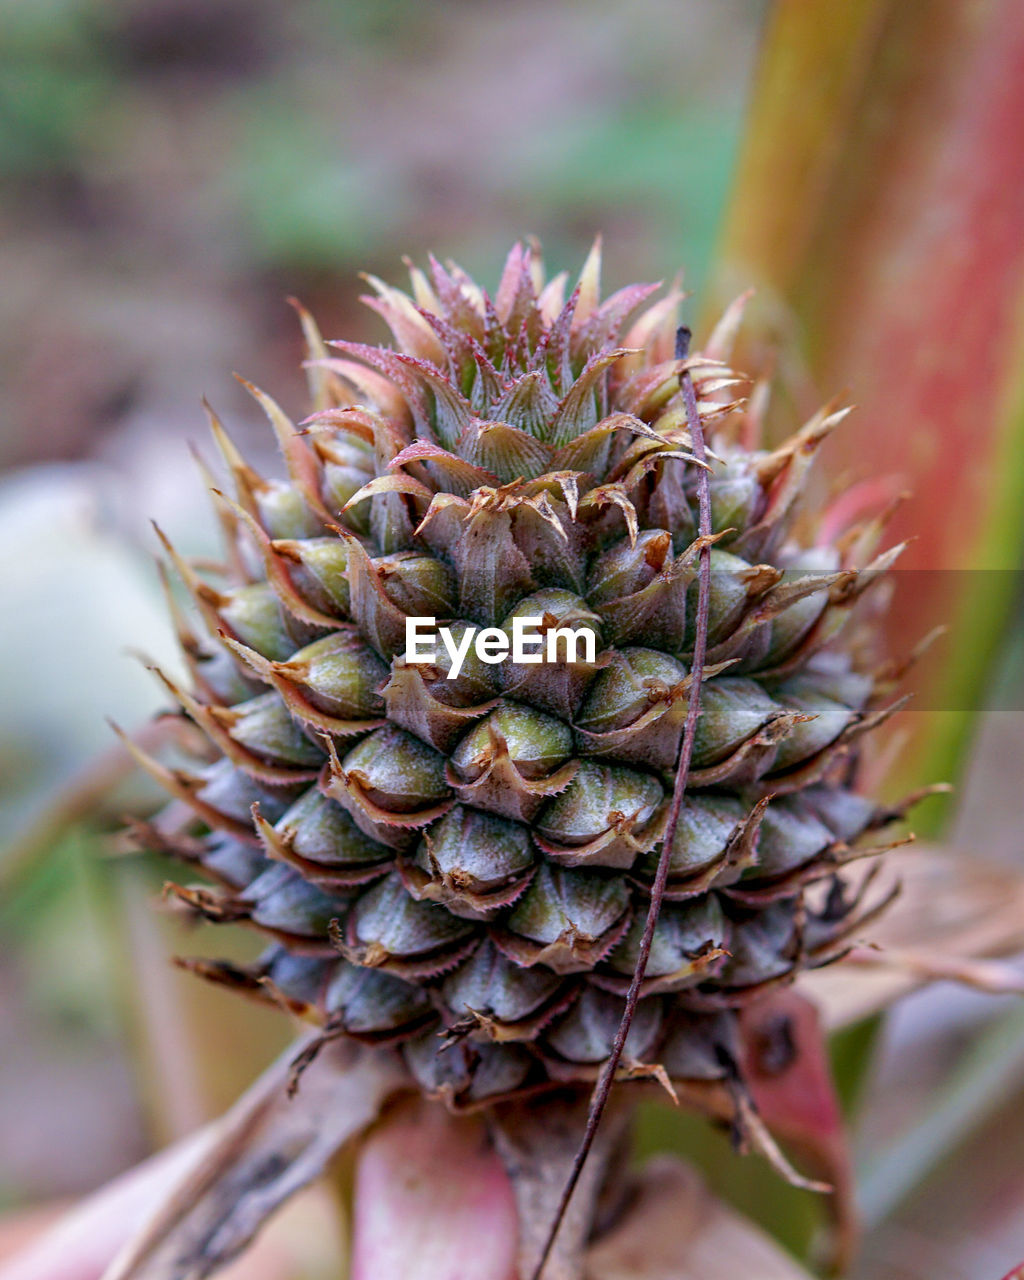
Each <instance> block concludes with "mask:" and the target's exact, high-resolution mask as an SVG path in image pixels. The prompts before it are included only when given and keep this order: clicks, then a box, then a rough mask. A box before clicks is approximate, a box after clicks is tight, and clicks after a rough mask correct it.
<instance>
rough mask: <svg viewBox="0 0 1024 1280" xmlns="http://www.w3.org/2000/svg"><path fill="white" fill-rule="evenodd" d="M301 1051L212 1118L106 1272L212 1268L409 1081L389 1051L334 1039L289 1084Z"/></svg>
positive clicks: (122, 1278)
mask: <svg viewBox="0 0 1024 1280" xmlns="http://www.w3.org/2000/svg"><path fill="white" fill-rule="evenodd" d="M295 1058H296V1050H295V1047H294V1046H293V1047H292V1048H291V1049H290V1050H289V1051H288V1052H287V1053H286V1054H285V1055H283V1056H282V1058H281V1059H279V1060H278V1062H276V1063H275V1064H274V1065H273V1066H272V1067H270V1068H269V1069H268V1070H267V1071H266V1072H264V1074H263V1075H262V1076H261V1077H260V1079H259V1080H258V1081H257V1082H256V1084H255V1085H253V1087H252V1088H251V1089H250V1090H249V1091H248V1093H246V1094H245V1095H244V1096H243V1097H242V1098H241V1099H240V1100H239V1101H238V1102H237V1103H236V1104H235V1106H234V1107H233V1108H232V1109H231V1110H230V1111H229V1112H228V1114H227V1115H226V1116H225V1117H224V1118H223V1120H221V1121H219V1122H218V1123H217V1124H216V1125H214V1126H213V1127H212V1130H213V1138H212V1141H211V1142H210V1143H209V1144H208V1145H207V1146H205V1147H204V1148H203V1149H202V1150H201V1151H200V1153H199V1157H198V1158H197V1159H195V1160H193V1161H192V1162H191V1163H190V1164H189V1166H188V1167H187V1168H186V1169H185V1171H184V1173H183V1176H182V1177H181V1178H180V1179H179V1180H178V1181H177V1182H176V1183H175V1184H174V1185H172V1186H170V1187H168V1188H167V1189H166V1194H165V1195H164V1196H163V1197H162V1198H161V1200H160V1202H159V1204H158V1206H157V1208H156V1212H155V1214H154V1215H153V1216H152V1217H151V1218H150V1219H149V1220H148V1221H145V1220H144V1221H143V1223H142V1224H141V1226H140V1228H139V1230H138V1231H137V1232H136V1233H135V1235H133V1236H132V1237H131V1238H130V1239H129V1241H128V1243H127V1244H126V1246H125V1247H124V1249H123V1250H122V1252H121V1253H119V1255H118V1257H117V1258H116V1259H115V1261H114V1262H113V1264H112V1265H111V1266H110V1268H109V1269H108V1270H107V1271H105V1272H104V1273H103V1280H181V1278H182V1277H183V1276H188V1277H189V1280H202V1277H204V1276H208V1275H211V1274H212V1273H213V1272H214V1271H216V1270H218V1269H219V1268H220V1267H222V1266H223V1265H224V1264H225V1263H226V1262H229V1261H230V1260H231V1259H232V1258H234V1257H236V1256H237V1255H238V1254H239V1253H240V1252H241V1250H242V1249H243V1248H244V1247H245V1246H246V1245H247V1244H248V1243H249V1242H250V1241H251V1240H252V1238H253V1236H254V1235H255V1234H256V1232H257V1231H259V1230H260V1228H261V1227H262V1226H263V1224H264V1223H265V1222H266V1221H267V1219H268V1218H269V1217H270V1216H271V1215H272V1214H273V1213H274V1212H275V1211H276V1210H277V1209H278V1208H279V1207H280V1206H281V1205H282V1204H283V1203H284V1202H285V1201H286V1200H288V1199H289V1198H290V1197H291V1196H292V1195H294V1193H295V1192H297V1191H299V1190H300V1189H301V1188H302V1187H304V1186H306V1185H307V1184H308V1183H310V1182H311V1181H312V1180H313V1179H314V1178H317V1177H319V1176H320V1174H322V1173H323V1172H324V1170H325V1169H326V1167H327V1165H328V1164H329V1162H330V1160H331V1159H332V1158H333V1156H334V1155H335V1154H336V1152H337V1151H338V1150H339V1149H340V1148H341V1147H342V1146H343V1145H344V1144H345V1143H346V1142H348V1141H349V1140H350V1139H351V1138H353V1137H355V1136H356V1135H357V1134H358V1133H360V1132H361V1131H362V1130H363V1129H365V1128H366V1127H367V1126H368V1125H369V1124H370V1123H372V1121H373V1120H374V1119H375V1118H376V1116H377V1114H378V1112H379V1110H380V1107H381V1105H382V1103H383V1102H384V1100H385V1099H386V1098H387V1097H388V1096H389V1095H391V1094H393V1093H394V1092H395V1091H396V1090H398V1089H401V1088H402V1087H404V1086H405V1084H406V1077H405V1076H404V1074H403V1073H402V1072H401V1071H400V1069H399V1067H398V1065H397V1061H396V1059H395V1058H393V1057H392V1056H391V1055H389V1054H386V1053H383V1052H380V1051H377V1050H372V1049H365V1048H360V1047H357V1046H354V1045H352V1044H349V1043H346V1044H341V1043H337V1042H335V1043H332V1044H329V1045H326V1046H325V1047H324V1048H323V1050H322V1052H321V1053H320V1054H319V1055H318V1056H317V1057H316V1058H315V1060H313V1061H312V1062H311V1063H310V1065H309V1066H308V1068H307V1069H306V1071H305V1072H304V1073H303V1075H302V1077H301V1080H300V1082H299V1084H298V1089H297V1091H295V1092H294V1094H292V1092H291V1091H290V1090H289V1083H290V1081H291V1079H292V1064H293V1063H294V1061H295Z"/></svg>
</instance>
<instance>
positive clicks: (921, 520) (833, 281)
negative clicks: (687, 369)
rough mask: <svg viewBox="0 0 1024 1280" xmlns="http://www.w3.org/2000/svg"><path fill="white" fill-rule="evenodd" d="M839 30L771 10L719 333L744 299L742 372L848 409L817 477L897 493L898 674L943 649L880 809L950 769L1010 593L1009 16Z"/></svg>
mask: <svg viewBox="0 0 1024 1280" xmlns="http://www.w3.org/2000/svg"><path fill="white" fill-rule="evenodd" d="M832 9H834V12H831V11H830V20H829V22H827V23H826V22H822V21H821V15H820V13H819V12H818V11H817V9H816V6H814V5H807V4H804V3H801V2H800V0H778V2H777V3H776V5H775V7H774V10H773V14H772V18H771V20H770V22H769V25H768V29H767V35H766V39H765V43H764V46H763V56H762V61H761V67H760V71H759V75H758V79H757V84H756V87H755V91H754V95H753V98H752V102H751V109H750V129H749V132H748V136H747V141H746V145H745V149H744V152H743V155H742V158H741V162H740V167H739V173H738V178H737V182H736V186H735V189H734V195H733V203H732V209H733V212H732V215H731V217H730V218H729V220H728V223H727V227H726V233H725V236H724V239H723V244H722V250H721V261H720V266H719V271H718V278H717V286H716V291H715V292H716V297H715V299H714V308H713V313H712V318H714V315H715V313H716V312H717V311H720V310H721V308H722V306H724V305H725V304H726V303H727V302H728V300H729V299H730V298H731V297H732V296H733V295H734V293H735V292H736V290H737V288H738V287H745V286H748V285H753V286H754V287H755V288H756V289H757V291H758V294H757V297H756V299H755V300H754V303H753V304H752V306H751V308H750V321H751V324H750V325H749V326H748V327H747V331H748V334H749V333H753V335H754V346H755V348H758V350H757V351H754V352H752V351H751V347H750V345H749V340H748V346H747V351H746V357H747V362H751V363H754V364H756V362H757V356H758V355H759V354H762V353H763V352H764V348H765V346H766V345H774V344H775V343H776V342H778V344H779V345H780V346H781V355H782V366H781V368H782V370H783V372H784V377H783V381H784V382H788V384H789V385H788V386H787V388H786V389H787V391H788V392H789V393H790V394H792V395H795V396H796V397H797V399H800V398H802V397H803V396H808V397H812V398H813V397H817V396H819V395H821V394H831V393H833V392H834V391H836V390H838V389H841V388H848V389H849V393H850V395H851V397H852V399H853V400H854V401H855V402H856V404H857V406H858V408H857V413H856V415H855V417H854V418H852V419H851V421H850V422H849V423H848V424H846V425H845V426H844V428H843V429H842V430H841V431H839V432H837V433H836V435H835V437H834V439H833V440H831V441H830V442H829V443H828V445H827V446H826V449H825V451H824V454H823V459H824V464H825V466H826V467H827V468H828V469H829V470H830V471H831V473H832V474H833V475H834V476H836V477H845V478H846V480H847V481H853V480H856V479H858V478H861V477H864V476H865V475H867V474H884V475H891V476H893V477H895V479H896V480H897V481H898V483H899V484H900V485H901V487H904V488H906V489H907V490H909V491H910V492H911V495H912V496H911V497H910V499H909V500H908V501H907V502H906V503H905V504H904V506H903V507H902V508H901V509H900V511H899V512H897V513H896V515H895V517H894V519H893V522H892V526H891V537H892V539H893V540H894V541H898V540H901V539H903V538H906V537H913V538H914V539H915V540H914V542H913V544H912V545H911V546H910V548H909V549H908V554H907V557H906V560H905V562H904V564H903V565H902V566H901V567H902V568H903V570H904V571H903V572H902V573H898V574H897V575H896V577H897V578H898V579H901V580H902V581H901V582H900V583H898V584H897V585H898V587H899V588H900V607H899V608H898V609H897V610H895V611H893V613H892V616H891V619H890V630H891V636H890V639H891V643H892V648H893V652H894V653H900V652H906V651H907V650H908V649H909V648H910V647H911V646H912V644H913V643H914V642H915V640H917V639H918V638H919V637H920V636H921V635H924V634H925V633H926V632H928V631H929V630H931V629H932V628H933V627H934V626H935V625H936V624H938V623H942V622H945V623H948V624H949V626H950V632H949V635H948V637H947V639H946V640H945V641H944V642H943V643H942V644H941V645H937V646H936V647H935V649H934V651H933V653H932V654H930V655H929V657H928V659H927V660H926V661H925V662H924V663H923V664H922V668H921V671H920V673H919V674H918V676H917V678H916V688H917V690H918V692H919V696H918V698H917V702H916V706H917V707H918V708H919V709H918V710H917V711H916V712H910V713H905V714H904V716H903V720H904V723H905V727H906V728H907V729H908V730H909V734H910V740H909V744H908V750H907V752H906V753H905V755H904V758H903V761H902V762H901V764H900V772H901V773H902V775H903V776H902V778H901V777H897V776H896V771H895V770H890V778H889V782H890V783H891V785H892V787H893V788H894V792H895V790H896V789H898V788H899V787H901V786H903V785H904V784H905V782H906V777H907V774H909V775H910V776H913V777H915V778H918V779H919V778H920V777H921V776H926V777H939V778H942V777H947V776H949V774H950V772H951V771H952V769H953V768H954V766H955V764H956V762H957V760H958V758H959V757H960V755H961V754H962V751H963V748H964V746H965V739H966V734H967V731H968V730H969V728H970V725H971V722H972V720H973V717H974V713H975V712H976V710H977V709H978V706H979V703H980V700H981V697H982V693H983V689H984V681H985V678H986V675H987V665H988V661H989V659H990V658H991V655H992V653H993V651H994V649H995V646H996V645H997V643H998V642H999V639H1000V637H1001V635H1002V633H1003V630H1004V628H1005V625H1006V623H1007V620H1008V616H1009V609H1010V606H1011V602H1012V599H1013V596H1014V593H1015V591H1016V580H1017V579H1016V574H1015V573H1014V572H1012V571H1013V570H1016V569H1017V568H1018V567H1019V557H1020V549H1021V543H1022V537H1024V465H1022V458H1024V448H1022V446H1024V375H1022V372H1021V370H1022V368H1024V364H1022V361H1021V359H1020V354H1021V340H1022V319H1024V308H1022V304H1024V183H1022V182H1020V181H1019V180H1018V179H1017V175H1018V173H1019V169H1020V156H1021V154H1022V153H1024V8H1022V7H1021V6H1020V4H1018V3H1016V0H977V3H972V4H964V3H962V0H934V3H931V4H927V5H923V4H904V3H899V0H850V3H847V4H843V5H838V6H832ZM780 328H781V333H780ZM801 337H802V338H803V341H802V342H801ZM751 355H753V356H754V359H753V361H750V357H751ZM741 363H743V362H742V361H741ZM798 369H799V370H800V371H801V372H800V373H798V372H797V370H798ZM803 373H806V374H808V375H809V378H806V377H803V376H802V375H803ZM911 627H913V630H911ZM930 812H931V813H932V814H933V815H934V814H936V813H937V809H932V810H931V811H930ZM926 817H927V815H924V814H923V815H922V819H923V818H926ZM933 821H934V818H933ZM918 825H919V826H920V820H919V821H918Z"/></svg>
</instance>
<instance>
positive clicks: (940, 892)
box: [800, 845, 1024, 1031]
mask: <svg viewBox="0 0 1024 1280" xmlns="http://www.w3.org/2000/svg"><path fill="white" fill-rule="evenodd" d="M885 875H886V876H889V877H897V878H898V879H899V880H901V881H902V883H903V892H902V893H901V894H900V896H899V897H898V898H897V899H896V901H895V902H894V904H893V905H892V906H891V907H890V909H889V910H888V911H887V913H886V914H885V915H884V916H883V917H882V919H881V920H880V921H879V922H878V923H877V924H876V925H874V926H873V927H872V928H871V931H870V934H869V935H868V938H867V941H868V942H870V946H858V947H857V948H855V949H854V950H853V951H852V952H851V953H850V954H849V955H848V956H847V957H846V958H845V959H844V961H843V962H842V963H841V964H837V965H833V966H832V967H831V968H828V969H819V970H816V971H814V972H811V973H806V974H804V975H802V977H801V979H800V989H801V990H802V991H803V992H804V993H805V994H806V995H808V996H809V997H810V998H811V999H812V1000H813V1001H814V1002H815V1004H817V1005H818V1007H819V1008H820V1009H821V1013H822V1018H823V1020H824V1023H825V1027H826V1029H827V1030H829V1031H835V1030H837V1029H839V1028H840V1027H844V1026H849V1025H850V1024H851V1023H854V1022H859V1021H860V1020H861V1019H862V1018H866V1017H869V1016H870V1015H871V1014H874V1013H879V1012H881V1011H882V1010H883V1009H886V1008H888V1006H889V1005H891V1004H893V1003H894V1002H895V1001H896V1000H898V999H900V998H901V997H902V996H905V995H907V994H909V993H910V992H911V991H914V990H916V989H917V988H918V987H920V986H922V985H924V984H925V983H926V982H930V981H933V980H935V979H939V978H950V979H953V980H954V981H959V982H966V983H968V984H969V985H972V986H977V987H980V988H982V989H983V990H989V991H993V990H995V991H999V990H1014V989H1019V986H1018V985H1017V981H1019V973H1017V974H1016V975H1015V971H1014V970H1012V969H1009V968H1007V967H1004V966H1000V965H998V964H995V963H994V962H993V960H992V959H991V958H992V957H999V956H1007V955H1012V954H1013V953H1014V952H1016V951H1020V950H1021V949H1022V948H1024V877H1022V876H1021V875H1020V873H1019V872H1018V871H1015V870H1014V869H1013V868H1012V867H1005V866H1001V865H996V864H994V863H986V862H984V861H983V860H981V859H979V858H976V857H968V856H965V855H964V854H960V853H957V852H956V851H953V850H948V849H942V848H939V847H937V846H923V845H915V846H914V847H913V848H912V849H907V850H896V851H894V852H893V853H891V854H890V855H889V860H888V866H887V868H886V872H885Z"/></svg>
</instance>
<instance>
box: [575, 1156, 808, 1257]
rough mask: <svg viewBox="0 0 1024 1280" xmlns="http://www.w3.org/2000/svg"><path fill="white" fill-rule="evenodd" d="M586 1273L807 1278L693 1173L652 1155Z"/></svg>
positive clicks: (592, 1253)
mask: <svg viewBox="0 0 1024 1280" xmlns="http://www.w3.org/2000/svg"><path fill="white" fill-rule="evenodd" d="M584 1274H585V1276H586V1280H810V1276H809V1275H808V1273H807V1272H806V1271H805V1270H804V1269H803V1267H801V1266H800V1265H799V1264H798V1263H797V1262H796V1261H795V1260H794V1259H793V1258H792V1257H790V1256H789V1254H787V1253H785V1252H784V1251H783V1250H782V1249H780V1248H779V1246H778V1245H776V1244H775V1243H774V1242H773V1241H772V1240H771V1239H770V1238H769V1237H768V1236H767V1235H765V1233H764V1232H763V1231H761V1229H760V1228H759V1227H756V1226H755V1225H754V1224H753V1223H752V1222H750V1221H748V1220H747V1219H746V1218H744V1217H743V1216H742V1215H741V1214H739V1213H737V1212H736V1210H734V1209H731V1208H730V1207H729V1206H728V1205H726V1204H724V1203H723V1202H722V1201H720V1200H716V1199H715V1197H714V1196H713V1195H712V1194H711V1193H710V1192H709V1191H708V1190H707V1188H706V1187H705V1186H704V1185H703V1183H702V1182H701V1181H700V1179H699V1177H698V1176H697V1174H696V1172H695V1171H694V1170H693V1169H691V1168H690V1167H689V1166H687V1165H685V1164H683V1163H682V1161H680V1160H677V1159H675V1158H674V1157H672V1156H657V1157H655V1158H654V1159H653V1160H651V1161H650V1162H649V1163H648V1165H647V1166H646V1168H645V1169H644V1170H643V1172H642V1174H641V1175H640V1180H639V1186H638V1188H637V1194H636V1195H635V1197H634V1198H633V1200H632V1203H631V1204H630V1208H629V1210H628V1212H627V1213H626V1214H625V1215H624V1216H623V1218H622V1219H621V1221H619V1222H618V1223H617V1224H616V1225H615V1226H614V1227H613V1228H612V1229H611V1230H610V1231H608V1232H607V1233H606V1234H604V1235H603V1236H602V1237H601V1238H600V1240H599V1241H598V1242H597V1244H595V1245H594V1246H593V1247H592V1248H591V1249H590V1251H589V1253H588V1254H587V1263H586V1270H585V1273H584Z"/></svg>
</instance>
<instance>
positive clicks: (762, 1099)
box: [741, 990, 857, 1270]
mask: <svg viewBox="0 0 1024 1280" xmlns="http://www.w3.org/2000/svg"><path fill="white" fill-rule="evenodd" d="M741 1026H742V1033H743V1067H744V1075H745V1078H746V1081H747V1085H748V1087H749V1088H750V1092H751V1095H752V1096H753V1099H754V1102H755V1104H756V1105H757V1109H758V1111H759V1112H760V1115H761V1118H762V1120H763V1121H764V1122H765V1124H766V1125H767V1126H768V1128H769V1130H770V1131H771V1132H772V1134H773V1135H774V1136H775V1137H776V1138H777V1139H778V1140H779V1141H780V1142H782V1143H784V1144H785V1145H786V1146H787V1147H788V1148H790V1149H791V1150H793V1152H794V1153H795V1154H796V1155H797V1156H798V1158H799V1160H800V1162H801V1167H804V1166H806V1167H807V1168H808V1169H809V1171H810V1172H812V1173H813V1174H815V1175H816V1176H817V1177H819V1178H821V1179H823V1180H824V1181H825V1182H827V1183H829V1184H830V1185H831V1187H832V1193H831V1195H830V1198H829V1209H830V1213H831V1216H832V1221H833V1226H834V1231H833V1237H834V1238H833V1240H832V1241H831V1242H830V1244H831V1253H832V1258H831V1261H832V1262H833V1263H834V1264H835V1266H836V1268H837V1269H839V1270H841V1269H842V1268H843V1267H845V1265H846V1264H847V1263H848V1262H849V1260H850V1258H851V1256H852V1254H853V1250H854V1246H855V1244H856V1238H857V1225H856V1210H855V1206H854V1187H853V1166H852V1161H851V1158H850V1150H849V1144H848V1140H847V1133H846V1126H845V1124H844V1121H843V1114H842V1110H841V1108H840V1105H839V1099H838V1097H837V1096H836V1090H835V1085H834V1083H833V1079H832V1068H831V1064H830V1062H829V1057H828V1052H827V1049H826V1045H825V1037H824V1033H823V1031H822V1026H821V1022H820V1020H819V1017H818V1011H817V1009H816V1008H815V1007H814V1005H813V1004H811V1002H810V1001H809V1000H807V999H805V998H804V997H803V996H801V995H799V994H798V993H797V992H795V991H792V990H783V991H779V992H776V993H775V994H773V995H771V996H769V997H768V998H766V999H764V1000H760V1001H757V1002H755V1003H754V1004H752V1005H751V1006H749V1007H748V1008H747V1009H746V1010H745V1011H744V1013H743V1019H742V1023H741Z"/></svg>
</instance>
